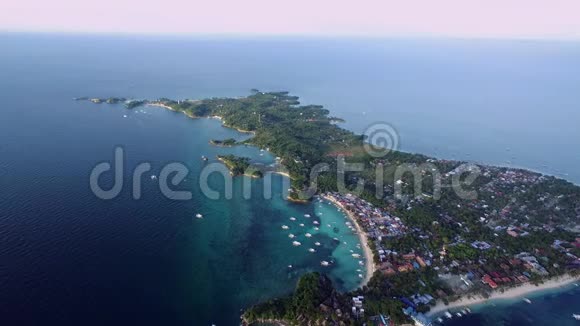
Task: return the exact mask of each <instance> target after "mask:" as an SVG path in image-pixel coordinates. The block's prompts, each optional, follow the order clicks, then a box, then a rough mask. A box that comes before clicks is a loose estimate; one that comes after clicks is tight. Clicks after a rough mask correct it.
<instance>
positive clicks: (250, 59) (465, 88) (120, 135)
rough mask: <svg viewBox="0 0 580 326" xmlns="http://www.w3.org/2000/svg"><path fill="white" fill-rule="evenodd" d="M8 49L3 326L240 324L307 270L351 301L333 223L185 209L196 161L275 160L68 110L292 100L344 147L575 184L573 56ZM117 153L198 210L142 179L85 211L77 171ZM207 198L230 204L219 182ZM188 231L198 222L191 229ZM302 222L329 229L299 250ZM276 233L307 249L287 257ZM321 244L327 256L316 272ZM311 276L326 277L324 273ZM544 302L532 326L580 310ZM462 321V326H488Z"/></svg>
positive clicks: (119, 42) (311, 45) (1, 41)
mask: <svg viewBox="0 0 580 326" xmlns="http://www.w3.org/2000/svg"><path fill="white" fill-rule="evenodd" d="M0 49H1V51H0V71H1V72H2V73H1V74H0V113H1V118H0V302H1V303H2V304H0V322H2V324H11V325H29V324H38V323H41V322H42V323H43V324H46V323H58V324H74V325H78V324H84V325H87V324H98V325H102V324H122V323H123V324H126V323H139V324H145V325H159V324H174V325H191V324H195V325H198V324H199V325H204V324H210V323H216V324H217V325H231V324H236V323H237V321H238V319H237V318H238V315H239V312H240V309H241V308H243V307H245V306H246V305H247V304H250V303H253V302H256V301H260V300H266V299H268V298H271V297H272V296H276V295H280V294H284V293H288V292H289V291H291V289H292V288H293V286H294V284H295V281H296V279H297V278H298V276H299V275H301V274H302V273H305V272H307V271H312V270H321V271H326V272H328V273H330V276H331V277H332V279H333V280H334V281H335V283H336V284H337V285H338V286H339V287H340V288H341V289H349V288H352V287H354V286H356V285H357V284H358V282H359V278H358V273H359V272H357V271H356V269H359V268H360V267H359V265H358V262H357V260H355V259H353V258H352V257H351V256H350V250H353V251H355V250H356V248H353V246H355V247H356V245H355V243H356V237H355V236H354V235H352V234H350V233H349V232H347V231H348V229H347V228H346V227H345V225H344V222H345V220H344V216H343V215H342V214H340V213H338V212H337V211H336V209H335V208H333V207H332V206H331V205H327V204H322V207H319V204H318V203H314V204H312V205H307V206H304V205H298V204H292V203H288V202H286V201H285V200H283V199H282V198H281V197H280V196H274V198H272V199H271V200H263V199H261V196H260V193H261V190H260V189H261V187H259V185H260V184H261V182H262V181H260V180H250V181H251V182H252V184H254V185H256V186H257V187H253V188H252V189H253V191H254V192H255V193H254V196H253V197H252V199H251V200H245V199H243V198H242V197H241V196H239V194H240V193H241V192H242V187H243V180H244V179H242V178H237V179H236V180H235V182H234V185H233V190H234V194H235V196H234V199H233V200H223V199H222V200H207V198H205V197H203V196H201V193H200V192H199V191H198V190H196V189H198V188H197V187H196V186H195V185H196V183H197V178H196V175H197V174H196V173H195V172H197V171H200V170H201V169H202V168H203V162H202V161H201V160H200V159H199V158H200V155H206V156H209V157H212V158H213V157H215V155H216V154H218V153H234V154H237V155H246V156H251V157H253V158H254V159H256V160H259V161H262V162H264V163H269V162H271V161H272V157H271V156H269V155H268V154H267V153H262V154H263V155H260V154H261V152H260V151H259V150H258V149H255V148H251V147H236V148H215V147H212V146H210V145H209V144H208V140H209V139H212V138H222V139H223V138H227V137H230V136H232V137H247V135H243V134H239V133H237V132H235V131H233V130H230V129H227V128H222V127H221V126H220V124H219V122H218V121H216V120H209V119H200V120H195V121H193V120H191V119H187V118H185V117H184V116H182V115H180V114H176V113H172V112H169V111H166V110H162V109H159V108H147V109H144V110H138V111H134V112H127V111H124V110H123V109H122V108H120V107H117V106H107V105H101V106H98V105H93V104H90V103H86V102H75V101H72V100H71V99H72V98H73V97H78V96H85V95H86V96H100V97H108V96H134V97H137V98H157V97H171V98H177V99H179V98H202V97H211V96H240V95H245V94H247V92H248V90H249V89H251V88H254V87H257V88H260V89H263V90H289V91H291V92H293V93H295V94H296V95H300V96H302V98H303V99H304V101H305V102H307V103H316V104H323V105H325V106H326V107H327V108H328V109H329V110H331V114H332V115H336V116H339V117H343V118H345V119H346V120H347V123H346V124H345V126H346V127H348V128H350V129H352V130H355V131H361V130H363V129H364V128H365V126H367V125H368V124H370V123H372V122H376V121H377V120H380V121H388V122H390V123H392V124H393V125H394V126H395V127H396V129H397V130H398V131H399V133H400V144H401V146H402V149H405V150H409V151H416V152H421V153H428V154H433V155H437V156H441V157H448V158H458V159H468V160H476V161H485V162H489V163H496V164H504V163H506V161H508V160H509V161H511V163H510V164H513V165H518V166H524V167H528V168H534V169H538V170H542V171H546V172H550V173H554V174H559V175H561V176H566V177H567V178H569V179H570V180H573V181H577V182H578V181H579V180H580V174H579V173H578V171H580V170H578V169H577V167H578V162H580V157H579V156H578V152H577V151H575V150H574V149H575V148H577V147H578V146H579V145H580V143H579V141H580V135H579V134H578V128H577V126H576V124H577V121H579V119H580V117H578V114H579V112H580V111H578V110H577V109H576V108H577V104H578V103H579V102H578V95H577V91H576V89H577V85H578V84H579V83H580V79H579V78H580V71H579V70H578V69H579V68H580V62H579V61H578V60H579V58H580V55H579V54H580V47H578V45H577V44H575V43H541V42H494V41H482V42H464V41H435V40H430V41H419V40H413V41H404V40H399V41H389V40H381V41H377V40H359V41H353V40H328V39H327V40H315V39H309V40H301V39H286V40H268V39H262V40H240V39H238V40H207V39H206V40H192V39H182V38H166V39H160V38H130V37H128V38H127V37H123V38H109V37H106V36H62V35H60V36H59V35H56V36H55V35H18V34H13V35H0ZM353 94H354V95H353ZM141 111H143V112H141ZM124 114H126V115H127V118H123V115H124ZM117 145H121V146H123V148H124V149H125V154H126V170H127V171H128V172H130V169H131V167H134V166H136V165H137V164H138V163H141V162H143V161H148V162H151V164H152V172H151V173H152V174H158V173H159V170H160V169H161V167H162V166H163V165H164V164H166V163H168V162H175V161H177V162H181V163H183V164H185V165H187V166H188V167H189V168H190V171H193V172H194V173H192V175H191V176H188V178H187V181H186V182H185V183H183V184H182V185H180V186H179V188H180V189H183V190H192V191H193V192H194V196H193V199H192V200H191V201H186V202H175V201H170V200H167V199H165V198H163V197H162V196H160V192H159V188H158V187H157V185H156V183H155V181H153V180H151V179H147V178H146V179H145V180H144V189H143V191H144V193H143V197H142V199H141V200H139V201H135V200H133V199H132V198H131V195H130V191H129V190H128V188H125V189H124V190H123V192H122V193H121V195H120V197H119V198H117V199H115V200H112V201H106V202H103V201H101V200H99V199H97V198H96V197H95V196H94V195H93V194H92V193H91V192H90V188H89V185H88V176H89V171H90V170H91V169H92V168H93V167H94V166H95V164H97V163H98V162H102V161H105V160H107V161H108V160H111V159H112V156H113V148H114V147H115V146H117ZM508 148H509V150H508ZM125 178H126V181H127V182H129V181H130V174H126V175H125ZM273 180H274V182H273V184H274V186H275V188H276V192H275V193H276V194H280V193H282V188H283V187H282V184H283V183H282V180H283V179H282V177H280V176H273ZM210 183H211V184H212V185H213V186H214V187H215V189H221V187H223V181H222V180H221V179H220V177H219V176H213V177H212V178H210ZM127 184H129V183H127ZM198 212H199V213H202V214H204V216H205V217H204V219H202V220H198V219H195V218H194V216H193V215H194V214H195V213H198ZM318 212H321V213H322V215H321V216H319V215H316V213H318ZM304 214H310V215H312V216H313V218H311V219H314V218H319V219H320V220H321V224H322V225H327V224H330V225H331V226H332V227H331V228H324V227H322V228H321V229H320V232H318V233H316V234H314V233H313V234H314V236H313V237H312V238H311V239H306V238H305V236H304V233H305V232H308V231H307V230H306V226H305V227H304V230H302V228H301V227H299V226H295V225H291V222H290V220H289V217H290V216H295V217H296V218H297V219H298V218H300V219H304V217H303V216H304ZM315 216H318V217H315ZM322 220H324V221H322ZM297 223H299V222H297ZM283 224H287V225H288V226H290V227H292V232H295V233H296V235H297V236H298V237H299V239H300V241H301V242H303V245H302V246H300V247H293V246H292V244H291V242H292V240H290V239H289V238H288V234H287V233H289V232H290V230H288V231H284V230H282V228H281V225H283ZM305 225H307V224H306V223H305ZM335 225H336V227H337V228H338V229H337V230H335V229H334V226H335ZM334 237H337V238H339V239H340V240H341V243H340V244H335V242H334V241H333V240H332V238H334ZM315 239H316V240H317V241H320V242H321V244H323V245H322V246H320V248H317V249H318V251H317V252H316V253H315V254H311V253H309V252H308V251H307V248H309V247H310V242H311V241H312V242H314V241H315ZM344 242H347V244H344ZM321 260H327V261H330V260H332V261H334V264H333V265H332V267H330V268H323V267H322V266H321V265H320V261H321ZM289 264H292V265H293V268H292V269H289V268H288V265H289ZM546 298H547V299H546V300H544V301H541V302H543V305H542V306H541V308H542V310H541V309H537V310H535V311H528V312H527V313H528V314H529V316H531V317H532V320H536V321H542V322H536V324H546V323H547V322H548V321H549V320H551V318H554V314H558V313H559V312H560V311H561V310H560V309H564V308H566V309H571V308H570V307H573V306H578V304H577V303H578V298H580V295H579V294H578V292H574V291H568V292H565V294H562V296H561V297H557V298H555V299H554V300H552V299H550V296H548V297H546ZM514 307H518V305H517V304H516V305H515V306H514ZM510 309H512V308H511V306H506V308H505V309H496V310H493V311H490V312H489V313H486V314H485V315H492V314H493V313H494V312H502V314H503V317H501V318H502V319H501V320H506V322H505V324H508V325H509V324H510V321H509V320H510V319H509V318H510V317H509V316H510V311H511V310H510ZM513 309H516V308H513ZM569 313H570V311H569V310H565V313H563V315H562V316H564V317H562V318H563V319H562V322H569V320H568V317H569V316H567V314H569ZM576 313H578V312H576ZM544 316H545V319H542V318H544ZM473 318H474V319H471V320H470V323H471V324H474V325H479V324H486V323H485V321H484V320H483V319H478V318H476V315H474V316H473ZM535 318H538V319H535ZM526 320H527V319H515V322H514V324H513V325H520V324H530V322H529V321H526ZM459 322H461V321H459ZM488 324H489V323H488ZM531 324H534V323H533V322H532V323H531Z"/></svg>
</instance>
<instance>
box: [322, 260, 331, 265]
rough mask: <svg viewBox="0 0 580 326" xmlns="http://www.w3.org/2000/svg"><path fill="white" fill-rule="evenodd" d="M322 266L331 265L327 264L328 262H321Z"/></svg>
mask: <svg viewBox="0 0 580 326" xmlns="http://www.w3.org/2000/svg"><path fill="white" fill-rule="evenodd" d="M320 265H322V266H328V265H330V263H329V262H327V261H326V260H323V261H321V262H320Z"/></svg>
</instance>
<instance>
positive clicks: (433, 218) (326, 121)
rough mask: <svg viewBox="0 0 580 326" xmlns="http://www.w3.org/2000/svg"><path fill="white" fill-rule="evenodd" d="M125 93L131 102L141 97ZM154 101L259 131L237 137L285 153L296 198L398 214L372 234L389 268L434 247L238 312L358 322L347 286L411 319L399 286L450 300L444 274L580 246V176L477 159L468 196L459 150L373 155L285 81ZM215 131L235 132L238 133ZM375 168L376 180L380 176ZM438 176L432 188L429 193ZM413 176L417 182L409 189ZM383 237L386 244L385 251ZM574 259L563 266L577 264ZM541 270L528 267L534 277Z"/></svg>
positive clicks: (312, 281) (375, 308)
mask: <svg viewBox="0 0 580 326" xmlns="http://www.w3.org/2000/svg"><path fill="white" fill-rule="evenodd" d="M83 99H84V98H83ZM87 99H88V98H87ZM128 103H133V104H132V105H134V106H138V105H142V104H144V103H146V102H145V101H135V102H128ZM155 103H157V104H161V105H164V106H168V107H170V108H172V109H173V110H175V111H180V112H183V113H185V114H187V115H188V116H191V117H207V116H219V117H221V118H222V119H223V123H224V124H225V125H226V126H229V127H232V128H236V129H238V130H242V131H250V132H253V134H254V136H253V137H251V138H250V139H248V140H246V141H245V142H243V143H247V144H253V145H256V146H258V147H260V148H264V149H268V150H269V151H271V152H272V153H274V154H275V155H276V156H278V157H279V158H280V160H279V162H281V165H283V166H284V168H285V169H286V170H287V172H288V174H289V175H290V178H291V182H292V188H293V191H292V192H291V193H290V197H291V198H292V199H307V198H309V196H311V195H313V194H314V193H315V191H318V192H326V191H344V192H353V193H357V196H358V197H360V198H363V199H365V200H367V201H368V202H370V203H372V204H373V205H375V206H376V207H378V208H381V209H383V210H385V211H388V212H389V213H390V214H392V215H394V216H397V217H399V218H400V219H401V220H402V221H403V222H404V224H405V225H406V226H407V227H408V229H409V230H408V231H407V232H406V233H405V234H403V235H401V236H397V237H383V238H376V239H372V240H371V242H370V244H371V246H372V247H373V251H374V253H375V262H376V263H381V264H386V263H389V264H391V266H389V268H390V267H396V266H401V265H404V264H406V263H409V261H408V260H407V261H406V260H405V259H403V258H402V256H404V255H405V254H413V255H417V256H421V257H424V258H425V257H429V258H430V260H431V261H432V263H433V264H432V265H429V266H428V267H422V268H421V269H413V268H412V269H411V270H410V271H407V272H395V271H393V273H386V272H385V273H383V272H382V271H381V272H378V273H375V275H374V277H373V278H372V279H371V281H370V282H369V283H368V285H367V286H366V287H364V288H363V289H359V290H356V291H354V292H352V293H349V294H339V293H337V292H336V291H334V289H333V288H332V285H331V283H330V281H329V280H328V279H327V278H326V277H324V276H321V275H318V274H308V275H306V276H304V277H303V278H301V279H300V281H299V283H298V286H297V288H296V291H295V293H294V294H293V295H291V296H289V297H287V298H282V299H276V300H271V301H268V302H265V303H262V304H258V305H256V306H254V307H252V308H250V309H248V310H247V311H246V313H245V314H244V320H245V321H246V322H248V323H252V322H255V321H260V320H262V321H263V320H268V319H270V320H274V319H275V320H283V321H286V322H287V323H289V324H296V325H303V324H309V323H319V324H325V323H327V324H332V323H336V322H343V323H344V324H357V323H359V322H362V321H357V320H356V319H354V318H352V316H351V315H350V313H349V308H350V307H351V305H350V301H349V296H351V295H364V296H365V310H366V313H367V316H372V315H377V314H386V315H389V316H390V317H391V318H392V320H393V321H395V322H396V323H401V322H409V320H408V318H407V317H406V316H405V315H404V314H403V313H402V308H403V307H404V304H403V303H402V302H401V300H400V299H401V297H408V296H411V295H413V294H417V293H431V294H433V295H434V296H436V297H437V298H438V299H441V300H444V301H451V300H453V299H456V298H458V296H459V295H461V294H464V293H459V292H457V293H455V292H456V290H457V289H452V288H450V287H449V285H448V284H446V283H444V282H442V281H441V278H440V277H439V274H449V275H455V276H458V275H465V274H466V273H471V272H472V271H478V272H481V273H483V274H485V273H490V272H494V271H498V272H501V273H502V274H505V276H515V275H522V274H524V273H526V274H529V273H527V271H526V269H524V268H523V267H522V266H521V265H516V266H512V265H510V266H507V265H509V261H510V260H511V259H512V258H513V257H514V256H515V255H517V254H519V253H522V252H530V253H532V254H534V255H535V256H537V257H538V259H539V261H540V262H541V263H542V265H543V266H544V267H545V268H546V270H547V272H548V273H549V275H550V276H554V275H559V274H562V273H564V272H566V271H569V269H567V268H568V266H570V261H571V260H570V257H569V255H576V256H580V248H578V247H574V246H573V245H571V243H573V242H574V241H575V239H576V237H578V235H577V231H578V230H579V229H578V224H579V219H580V188H579V187H577V186H575V185H573V184H571V183H569V182H567V181H565V180H561V179H557V178H554V177H546V176H541V175H539V174H537V173H533V172H529V171H524V170H516V169H508V168H499V167H488V166H479V168H480V169H481V170H482V171H481V174H480V175H479V176H478V177H477V178H476V179H475V180H474V181H473V182H467V181H466V180H465V179H461V178H459V179H458V181H457V182H458V183H459V184H460V185H461V186H462V187H464V188H465V190H468V191H469V190H477V195H478V196H477V198H472V199H463V198H461V197H460V196H458V195H457V193H456V192H455V189H454V188H453V187H452V184H453V182H454V181H453V177H452V175H453V173H454V172H456V171H458V169H460V168H461V167H462V166H463V162H456V161H447V160H435V159H431V158H429V157H427V156H424V155H420V154H410V153H403V152H399V151H391V152H389V153H388V154H386V155H384V156H383V157H380V158H376V157H373V156H371V155H369V154H368V153H367V152H366V151H365V150H364V148H363V141H364V138H363V136H360V135H356V134H354V133H352V132H350V131H347V130H344V129H342V128H340V127H338V126H337V125H336V124H335V122H337V121H340V120H339V119H337V118H333V117H329V111H328V110H326V109H324V108H322V107H321V106H317V105H306V106H304V105H300V103H299V101H298V97H296V96H290V95H289V94H288V93H287V92H270V93H263V92H259V91H257V90H254V91H253V94H252V95H250V96H248V97H243V98H212V99H204V100H184V101H174V100H170V99H160V100H158V101H156V102H155ZM212 143H213V144H216V145H222V146H232V145H237V144H238V143H237V142H236V141H235V140H234V139H226V140H214V141H212ZM219 158H220V160H222V161H223V162H224V163H225V165H226V166H227V167H228V168H229V169H230V171H231V173H232V174H233V175H242V174H245V175H251V176H261V173H262V172H260V170H259V169H256V168H255V167H253V166H252V164H251V162H250V160H249V159H248V158H244V157H236V156H234V155H226V156H220V157H219ZM340 160H344V162H346V163H359V164H362V165H363V167H364V168H363V169H362V170H360V171H344V170H341V169H340V168H339V167H340V165H341V164H339V162H340ZM321 163H322V164H326V165H327V166H326V167H327V171H325V172H323V171H320V173H319V175H318V177H317V179H316V180H311V179H310V175H311V172H312V170H313V168H314V167H315V166H317V165H318V164H321ZM402 166H404V167H405V168H406V172H405V173H403V174H401V173H399V172H400V167H402ZM434 171H436V172H434ZM436 175H438V176H437V177H436ZM377 176H380V177H381V179H382V183H378V181H377ZM341 180H342V181H343V182H342V185H343V187H341V186H340V185H341V182H340V181H341ZM314 181H316V186H317V188H316V190H314V188H313V184H312V182H314ZM438 183H439V184H440V185H441V187H440V188H441V189H440V194H439V198H434V197H435V194H436V189H437V187H436V185H437V184H438ZM395 185H399V187H400V190H401V193H396V190H397V189H396V186H395ZM417 185H419V186H420V191H419V192H417V191H416V189H415V186H417ZM357 189H359V190H357ZM508 228H514V229H516V230H517V232H518V234H517V235H516V236H513V235H509V234H508V233H507V230H508ZM520 235H521V236H520ZM554 240H561V241H564V242H565V243H566V244H565V245H566V246H567V247H566V248H565V250H564V249H562V248H561V247H557V246H553V244H554ZM474 241H483V242H487V243H489V244H490V248H488V249H485V250H481V249H478V248H475V247H474V246H472V243H473V242H474ZM379 249H385V250H386V249H388V251H389V252H391V253H389V254H387V255H386V257H383V260H380V259H379V257H378V254H377V252H378V250H379ZM392 252H395V253H394V254H393V253H392ZM442 252H443V253H442ZM397 253H399V254H397ZM440 255H441V256H440ZM506 266H507V267H508V268H506ZM578 267H580V266H571V267H570V268H571V269H573V270H572V272H574V273H578V270H580V269H579V268H578ZM385 270H386V269H383V271H385ZM542 278H543V276H539V275H537V274H531V275H529V279H530V281H532V282H534V283H536V282H540V281H541V280H542ZM476 281H477V282H474V283H477V285H475V286H474V288H473V289H472V290H471V291H482V292H483V293H486V291H488V288H486V287H485V286H483V285H482V284H481V282H480V280H479V279H476ZM510 284H511V283H510ZM507 286H513V285H506V287H507ZM435 293H438V295H435ZM430 304H432V303H430ZM430 304H428V305H419V306H418V307H417V311H419V312H422V311H426V310H428V309H429V305H430ZM337 310H338V312H337ZM367 321H368V320H367Z"/></svg>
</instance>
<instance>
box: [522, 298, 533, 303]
mask: <svg viewBox="0 0 580 326" xmlns="http://www.w3.org/2000/svg"><path fill="white" fill-rule="evenodd" d="M524 301H525V302H527V303H532V300H530V299H528V298H524Z"/></svg>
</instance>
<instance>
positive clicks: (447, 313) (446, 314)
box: [445, 311, 453, 319]
mask: <svg viewBox="0 0 580 326" xmlns="http://www.w3.org/2000/svg"><path fill="white" fill-rule="evenodd" d="M445 317H447V318H449V319H451V318H453V315H452V314H451V313H450V312H449V311H446V312H445Z"/></svg>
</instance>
